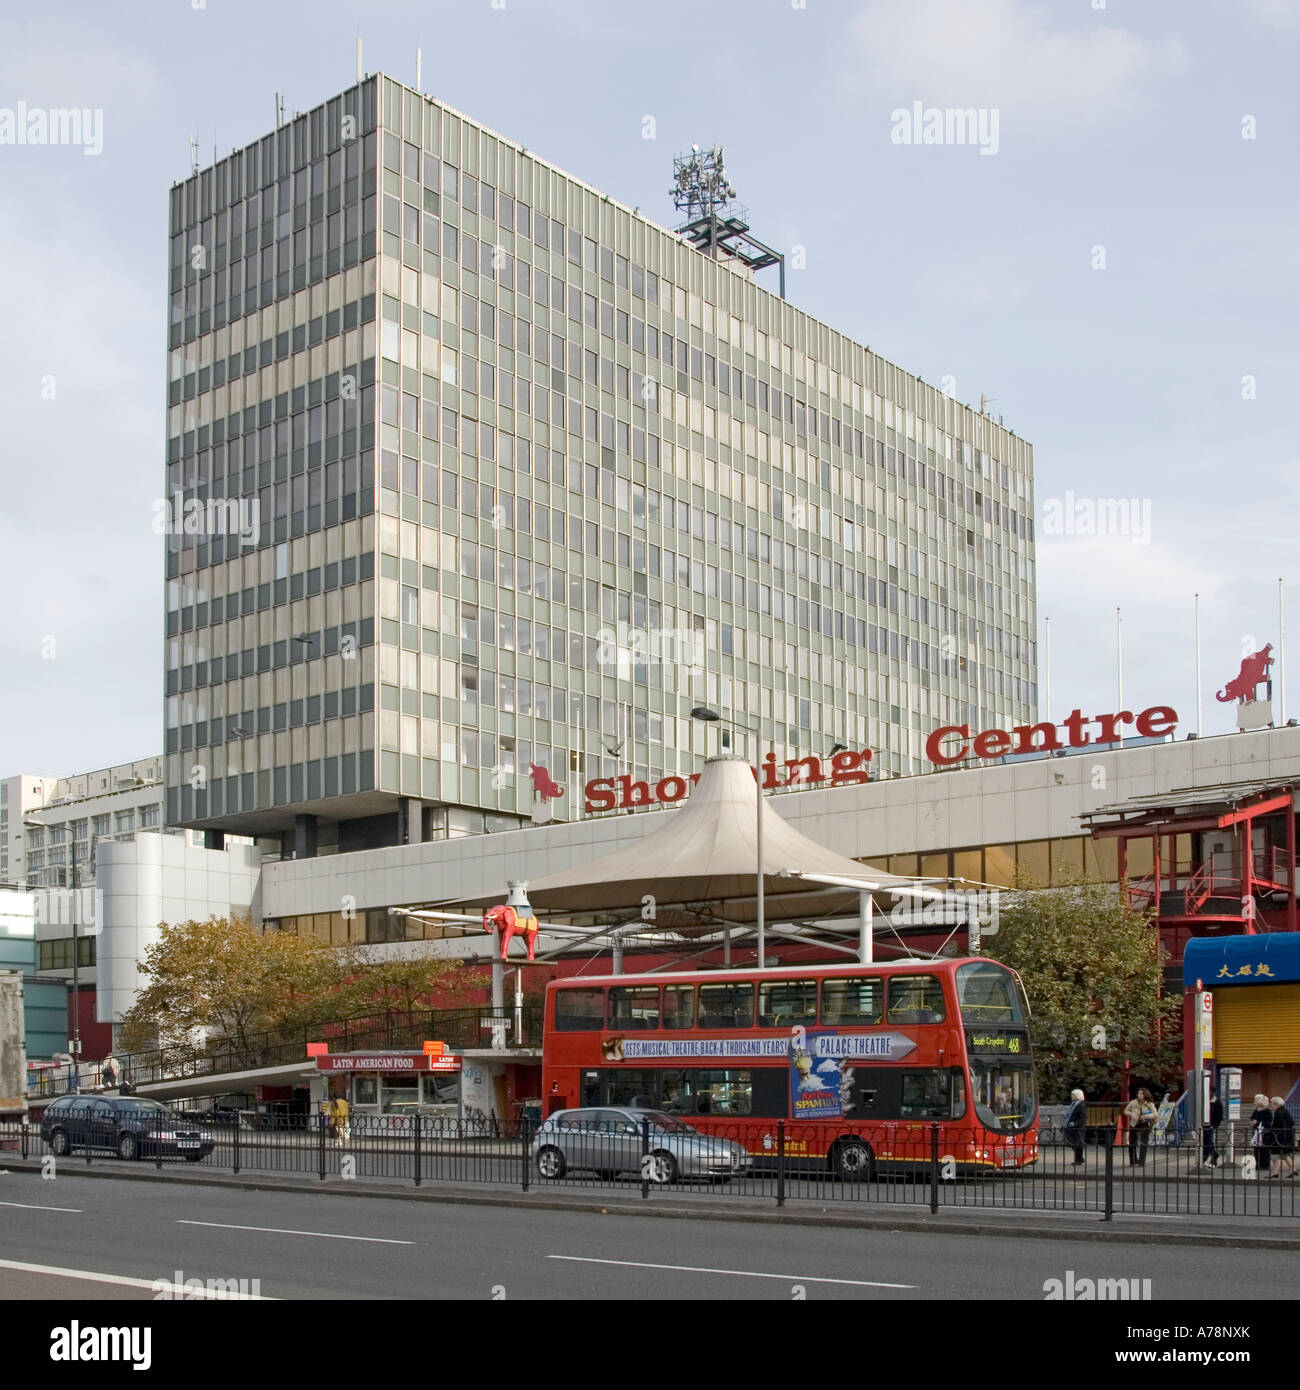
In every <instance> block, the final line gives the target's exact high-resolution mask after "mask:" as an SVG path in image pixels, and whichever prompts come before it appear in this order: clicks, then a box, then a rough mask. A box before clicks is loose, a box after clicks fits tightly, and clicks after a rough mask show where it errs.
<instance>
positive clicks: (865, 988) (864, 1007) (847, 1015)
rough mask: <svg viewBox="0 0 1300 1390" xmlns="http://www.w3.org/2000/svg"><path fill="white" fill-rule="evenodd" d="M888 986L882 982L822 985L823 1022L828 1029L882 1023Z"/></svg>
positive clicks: (846, 982)
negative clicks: (848, 1025) (847, 1025)
mask: <svg viewBox="0 0 1300 1390" xmlns="http://www.w3.org/2000/svg"><path fill="white" fill-rule="evenodd" d="M884 1016H885V982H884V981H883V980H881V979H878V978H871V979H846V980H823V981H822V1022H823V1023H824V1024H826V1025H827V1026H828V1027H833V1026H842V1025H844V1024H861V1023H880V1022H882V1021H883V1019H884Z"/></svg>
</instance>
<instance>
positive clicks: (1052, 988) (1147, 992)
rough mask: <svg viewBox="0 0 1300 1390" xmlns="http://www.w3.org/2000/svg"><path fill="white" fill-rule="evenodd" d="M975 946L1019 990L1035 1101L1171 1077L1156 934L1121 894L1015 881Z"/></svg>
mask: <svg viewBox="0 0 1300 1390" xmlns="http://www.w3.org/2000/svg"><path fill="white" fill-rule="evenodd" d="M981 940H982V949H983V951H984V953H985V954H986V955H989V956H991V957H993V958H994V959H995V960H1000V961H1003V962H1004V963H1005V964H1007V965H1009V966H1011V968H1012V969H1013V970H1015V971H1016V972H1017V973H1018V974H1019V976H1020V979H1021V981H1022V983H1023V984H1024V987H1025V993H1026V994H1027V995H1028V997H1029V1003H1030V1007H1031V1009H1032V1010H1033V1016H1032V1019H1031V1021H1030V1039H1031V1043H1032V1046H1033V1049H1034V1056H1035V1060H1036V1062H1037V1065H1038V1074H1039V1084H1040V1087H1041V1090H1042V1093H1043V1096H1044V1099H1046V1100H1048V1101H1060V1100H1064V1099H1065V1098H1066V1096H1067V1095H1068V1094H1069V1091H1070V1088H1071V1087H1074V1086H1081V1087H1082V1088H1083V1089H1084V1091H1086V1092H1087V1094H1088V1095H1089V1096H1097V1095H1099V1094H1101V1093H1103V1092H1113V1093H1115V1094H1122V1093H1123V1091H1124V1088H1125V1086H1126V1084H1128V1083H1130V1082H1137V1081H1144V1082H1151V1083H1153V1084H1155V1083H1156V1081H1157V1078H1167V1079H1173V1078H1174V1077H1176V1076H1177V1074H1178V1069H1179V1059H1178V1051H1177V1040H1178V1035H1179V1032H1180V1027H1181V999H1180V997H1179V996H1177V995H1174V996H1172V997H1171V996H1168V995H1165V996H1164V997H1162V996H1161V980H1162V971H1163V966H1164V959H1163V957H1162V952H1161V950H1160V941H1159V934H1158V933H1157V931H1156V928H1155V926H1154V924H1153V923H1152V921H1151V918H1150V915H1149V914H1148V913H1144V912H1139V911H1137V910H1136V909H1135V908H1133V907H1132V906H1131V905H1130V903H1129V901H1128V899H1127V897H1126V896H1125V895H1124V894H1123V893H1117V892H1116V891H1115V890H1114V889H1113V888H1110V887H1107V886H1106V885H1105V884H1099V883H1094V882H1090V881H1088V880H1085V879H1079V880H1077V881H1075V882H1072V883H1067V884H1064V885H1062V886H1060V887H1054V888H1042V887H1040V886H1038V885H1037V884H1035V883H1034V882H1033V881H1032V880H1029V879H1018V880H1017V882H1016V885H1015V887H1014V888H1012V889H1011V890H1010V892H1008V893H1006V894H1004V896H1003V899H1002V901H1001V903H1000V904H999V910H998V917H997V919H996V921H995V924H994V927H993V928H989V927H986V928H985V929H984V933H983V935H982V938H981Z"/></svg>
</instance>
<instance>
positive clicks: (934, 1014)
mask: <svg viewBox="0 0 1300 1390" xmlns="http://www.w3.org/2000/svg"><path fill="white" fill-rule="evenodd" d="M945 1015H946V1010H945V1009H944V1005H943V984H942V983H941V982H940V980H939V979H938V977H937V976H935V975H899V976H895V978H894V979H892V980H890V982H889V1022H890V1023H942V1022H943V1020H944V1017H945Z"/></svg>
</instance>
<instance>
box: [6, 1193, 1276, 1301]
mask: <svg viewBox="0 0 1300 1390" xmlns="http://www.w3.org/2000/svg"><path fill="white" fill-rule="evenodd" d="M0 1182H2V1183H3V1188H0V1199H2V1200H0V1297H4V1298H8V1299H24V1298H58V1297H64V1298H82V1299H87V1298H88V1299H94V1298H99V1297H108V1298H116V1299H122V1298H127V1299H131V1298H139V1299H152V1298H153V1297H155V1292H156V1291H155V1286H154V1281H159V1280H162V1281H167V1282H168V1283H169V1284H175V1283H176V1282H177V1281H178V1280H180V1281H190V1280H199V1281H204V1282H205V1283H206V1281H208V1280H221V1281H243V1284H242V1286H241V1287H242V1289H243V1291H244V1292H246V1293H249V1294H256V1295H259V1296H260V1297H262V1298H275V1299H307V1298H311V1299H345V1298H353V1299H355V1298H368V1299H406V1298H412V1297H418V1298H427V1299H493V1298H497V1299H500V1298H505V1299H581V1300H586V1301H591V1300H619V1299H646V1298H669V1299H687V1300H692V1301H697V1300H701V1299H706V1300H726V1299H740V1298H743V1299H775V1300H789V1299H791V1298H796V1297H806V1298H808V1299H841V1300H842V1299H854V1300H857V1299H887V1300H907V1301H914V1300H930V1299H967V1300H969V1299H982V1298H998V1299H1004V1298H1018V1299H1039V1300H1041V1299H1042V1298H1043V1297H1044V1286H1045V1282H1046V1281H1047V1280H1049V1279H1064V1278H1065V1276H1066V1273H1067V1271H1074V1274H1075V1276H1076V1278H1082V1277H1088V1278H1120V1279H1150V1280H1151V1295H1152V1297H1153V1298H1154V1299H1157V1300H1164V1299H1201V1298H1218V1299H1222V1298H1224V1297H1227V1296H1230V1297H1231V1298H1233V1299H1239V1300H1246V1299H1258V1300H1268V1299H1285V1298H1289V1297H1290V1296H1291V1289H1292V1275H1291V1266H1292V1265H1293V1263H1294V1259H1295V1256H1294V1254H1292V1253H1290V1252H1287V1251H1267V1250H1232V1249H1216V1250H1205V1249H1196V1248H1192V1249H1184V1250H1178V1251H1175V1249H1174V1248H1173V1247H1170V1246H1168V1245H1140V1244H1131V1245H1130V1244H1127V1243H1106V1244H1096V1243H1091V1242H1079V1241H1073V1240H1059V1241H1058V1240H1048V1239H1044V1240H1038V1239H1032V1240H1019V1239H1014V1238H996V1239H990V1238H981V1237H978V1236H969V1235H947V1234H935V1233H924V1234H921V1233H909V1232H900V1231H875V1230H845V1229H833V1228H832V1229H810V1228H808V1227H803V1226H787V1225H768V1224H754V1225H746V1224H744V1223H740V1222H721V1221H717V1222H715V1221H710V1220H708V1219H705V1218H699V1219H693V1220H689V1221H686V1220H677V1219H659V1218H644V1217H633V1216H623V1215H618V1214H612V1215H598V1214H595V1213H587V1212H560V1211H537V1210H527V1211H526V1210H521V1209H518V1208H510V1207H501V1208H496V1207H487V1206H472V1207H470V1206H457V1205H450V1204H448V1205H444V1204H441V1203H436V1202H428V1203H425V1202H409V1201H400V1200H391V1201H390V1200H387V1199H385V1198H378V1197H370V1198H366V1197H349V1196H341V1195H330V1194H324V1193H322V1194H315V1193H311V1194H308V1193H287V1192H252V1191H242V1190H227V1189H222V1188H207V1187H201V1186H188V1185H187V1186H186V1187H184V1188H183V1189H182V1188H177V1187H173V1186H172V1185H170V1184H168V1183H165V1182H163V1183H157V1182H106V1181H103V1180H97V1179H94V1178H85V1177H78V1176H76V1175H66V1176H61V1177H59V1178H58V1179H57V1180H56V1181H53V1182H49V1181H42V1180H41V1179H40V1178H39V1176H37V1175H36V1174H34V1173H19V1172H15V1171H10V1172H9V1173H7V1174H5V1175H4V1176H3V1178H0ZM23 1265H26V1266H31V1265H35V1266H39V1267H40V1268H39V1270H35V1271H34V1270H31V1269H26V1268H16V1267H15V1266H23ZM87 1275H90V1276H92V1277H90V1278H87V1277H85V1276H87ZM93 1276H107V1277H108V1278H109V1279H110V1280H111V1282H100V1281H99V1280H98V1279H97V1278H95V1277H93ZM133 1281H139V1282H138V1283H135V1282H133ZM254 1281H256V1283H254Z"/></svg>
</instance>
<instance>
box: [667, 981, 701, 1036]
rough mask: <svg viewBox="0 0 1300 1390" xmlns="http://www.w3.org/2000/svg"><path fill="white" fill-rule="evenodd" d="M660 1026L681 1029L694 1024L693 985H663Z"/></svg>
mask: <svg viewBox="0 0 1300 1390" xmlns="http://www.w3.org/2000/svg"><path fill="white" fill-rule="evenodd" d="M659 1026H660V1027H661V1028H672V1029H683V1028H693V1027H694V1026H695V986H694V985H665V986H664V1005H663V1014H662V1016H661V1018H660V1020H659Z"/></svg>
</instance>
